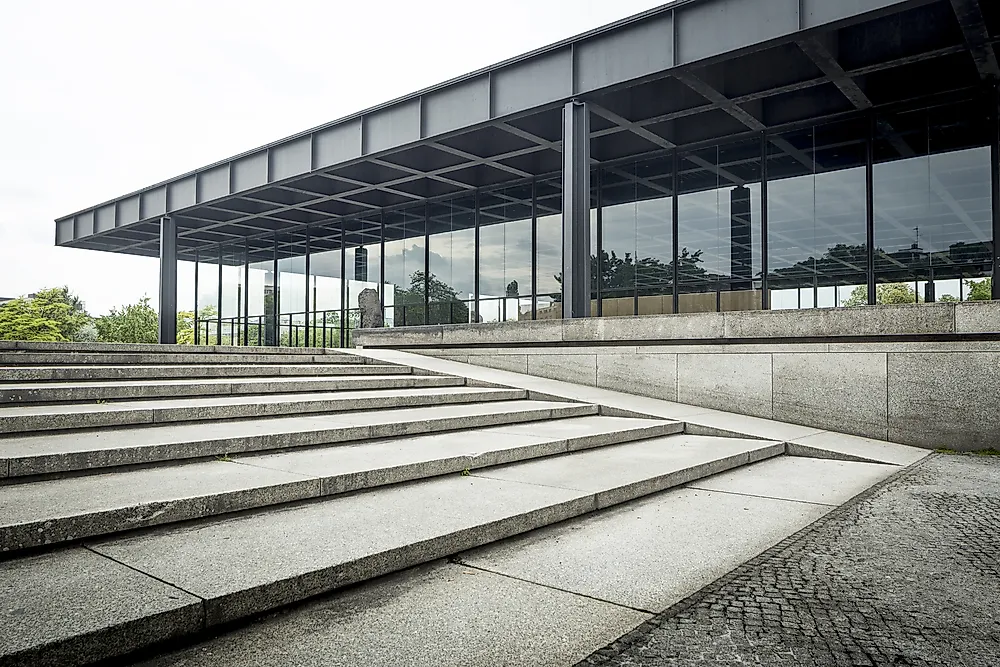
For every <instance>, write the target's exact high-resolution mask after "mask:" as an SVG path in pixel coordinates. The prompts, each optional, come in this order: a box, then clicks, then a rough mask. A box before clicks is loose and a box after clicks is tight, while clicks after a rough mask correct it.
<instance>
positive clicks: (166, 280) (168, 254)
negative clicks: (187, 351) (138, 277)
mask: <svg viewBox="0 0 1000 667" xmlns="http://www.w3.org/2000/svg"><path fill="white" fill-rule="evenodd" d="M159 315H160V316H159V327H158V328H159V336H158V339H159V341H160V342H161V343H166V344H170V345H173V344H176V343H177V222H176V221H175V220H174V219H173V218H170V217H166V216H165V217H162V218H160V313H159Z"/></svg>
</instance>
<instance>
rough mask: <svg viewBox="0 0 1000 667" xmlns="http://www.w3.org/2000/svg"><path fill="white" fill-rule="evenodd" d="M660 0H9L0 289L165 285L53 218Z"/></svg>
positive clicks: (89, 295) (100, 296) (152, 270)
mask: <svg viewBox="0 0 1000 667" xmlns="http://www.w3.org/2000/svg"><path fill="white" fill-rule="evenodd" d="M663 2H664V0H616V1H615V2H607V1H606V0H504V2H502V3H501V2H497V3H477V2H469V1H468V0H462V1H458V0H421V1H420V2H413V1H412V0H410V1H407V2H397V1H396V0H371V1H369V2H345V1H343V0H326V1H320V0H317V1H309V0H285V1H284V2H281V3H277V2H273V1H271V2H264V1H263V0H239V1H238V2H237V1H229V0H226V1H222V0H197V1H187V0H169V1H167V0H142V2H135V1H134V0H131V1H128V2H125V1H120V2H110V1H102V0H88V1H87V2H79V1H78V0H58V1H56V0H49V1H46V0H35V1H33V2H13V1H10V2H4V3H3V6H2V8H0V62H2V63H3V66H2V67H0V91H3V93H2V103H0V297H3V296H16V295H20V294H25V293H28V292H32V291H35V290H37V289H40V288H42V287H46V286H56V285H62V284H68V285H69V286H70V287H71V288H72V289H73V290H75V291H77V292H78V293H79V294H81V295H82V296H83V298H84V300H85V301H86V302H87V305H88V308H89V309H90V311H91V312H92V313H94V314H101V313H103V312H106V311H107V310H108V309H109V308H111V307H112V306H115V305H120V304H122V303H130V302H133V301H135V300H136V299H138V298H139V297H141V296H143V294H147V295H149V296H150V297H152V298H153V299H154V301H155V297H156V291H157V267H156V264H157V263H156V260H152V259H146V258H138V257H129V256H125V255H116V254H112V253H103V252H96V251H91V250H74V249H69V248H56V247H54V241H53V239H54V236H55V225H54V223H53V220H54V219H55V218H56V217H59V216H62V215H66V214H68V213H72V212H74V211H76V210H78V209H81V208H85V207H87V206H91V205H94V204H98V203H100V202H103V201H105V200H107V199H110V198H112V197H115V196H118V195H122V194H125V193H127V192H130V191H132V190H136V189H139V188H141V187H143V186H147V185H151V184H153V183H155V182H157V181H161V180H164V179H167V178H169V177H172V176H176V175H179V174H181V173H183V172H186V171H189V170H191V169H194V168H196V167H200V166H203V165H206V164H208V163H211V162H214V161H217V160H220V159H223V158H226V157H229V156H231V155H234V154H236V153H240V152H243V151H245V150H247V149H250V148H253V147H256V146H258V145H261V144H264V143H267V142H269V141H272V140H275V139H278V138H281V137H283V136H287V135H289V134H293V133H295V132H298V131H300V130H303V129H306V128H309V127H312V126H315V125H319V124H322V123H325V122H328V121H331V120H333V119H335V118H338V117H340V116H344V115H347V114H349V113H352V112H355V111H360V110H361V109H364V108H366V107H369V106H372V105H374V104H378V103H380V102H384V101H387V100H389V99H391V98H394V97H397V96H400V95H403V94H406V93H409V92H413V91H415V90H418V89H420V88H423V87H425V86H428V85H431V84H434V83H438V82H440V81H443V80H445V79H448V78H451V77H454V76H457V75H460V74H464V73H466V72H468V71H471V70H475V69H478V68H480V67H483V66H486V65H489V64H491V63H494V62H497V61H499V60H503V59H505V58H509V57H511V56H515V55H518V54H520V53H523V52H524V51H528V50H530V49H534V48H537V47H540V46H544V45H546V44H548V43H551V42H554V41H557V40H560V39H563V38H565V37H569V36H572V35H574V34H578V33H580V32H584V31H586V30H589V29H591V28H595V27H597V26H599V25H603V24H605V23H609V22H611V21H615V20H617V19H620V18H624V17H626V16H629V15H631V14H635V13H637V12H641V11H643V10H646V9H649V8H652V7H655V6H657V5H660V4H663ZM185 282H186V281H185ZM189 292H190V288H188V289H185V286H184V285H183V284H182V286H181V293H180V294H179V295H178V296H179V299H180V305H181V306H182V307H190V303H189V302H190V301H191V295H190V293H189Z"/></svg>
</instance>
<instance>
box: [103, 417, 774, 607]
mask: <svg viewBox="0 0 1000 667" xmlns="http://www.w3.org/2000/svg"><path fill="white" fill-rule="evenodd" d="M675 437H683V436H675ZM661 441H662V442H661ZM670 441H671V438H665V439H654V440H646V441H642V442H638V443H630V444H623V445H615V446H611V447H602V448H600V449H594V450H587V451H583V452H578V453H575V454H573V455H572V456H565V457H560V458H558V459H552V458H548V459H540V460H537V461H528V462H524V463H517V464H513V465H510V466H503V467H500V468H495V469H490V470H489V471H488V472H489V476H488V477H484V476H481V475H479V474H473V475H471V476H467V477H463V476H450V477H439V478H434V479H430V480H424V481H422V482H419V483H414V484H404V485H397V486H392V487H385V488H382V489H377V490H374V491H369V492H366V493H361V494H354V495H347V496H338V497H335V498H332V499H328V500H323V501H319V502H313V503H309V504H305V505H299V506H295V507H290V508H287V509H280V510H274V511H270V512H266V513H257V514H251V515H248V516H241V517H235V518H230V519H216V520H209V521H205V522H202V523H199V524H197V525H192V526H178V527H166V528H159V529H155V530H154V531H153V532H151V533H148V534H142V535H136V536H132V537H123V538H119V539H110V540H105V541H101V542H97V543H95V544H93V545H92V546H91V548H92V549H94V550H95V551H97V552H98V553H101V554H104V555H107V556H109V557H111V558H114V559H115V560H117V561H119V562H121V563H124V564H127V565H129V566H131V567H134V568H136V569H138V570H140V571H142V572H146V573H148V574H151V575H153V576H155V577H157V578H159V579H162V580H163V581H167V582H170V583H171V584H173V585H176V586H179V587H181V588H183V589H184V590H186V591H189V592H191V593H193V594H195V595H198V596H199V597H202V598H204V599H205V600H206V602H205V610H206V622H207V623H208V625H210V626H211V625H215V624H218V623H224V622H226V621H230V620H233V619H236V618H241V617H244V616H246V615H249V614H253V613H257V612H261V611H266V610H268V609H273V608H275V607H277V606H280V605H284V604H288V603H290V602H295V601H297V600H301V599H304V598H306V597H309V596H310V595H315V594H318V593H322V592H325V591H328V590H332V589H335V588H339V587H342V586H345V585H348V584H351V583H355V582H357V581H361V580H365V579H370V578H372V577H375V576H380V575H383V574H386V573H388V572H392V571H395V570H399V569H401V568H405V567H408V566H412V565H416V564H418V563H422V562H426V561H428V560H432V559H434V558H439V557H442V556H445V555H448V554H452V553H456V552H458V551H464V550H467V549H470V548H473V547H476V546H480V545H482V544H486V543H488V542H493V541H496V540H499V539H502V538H504V537H509V536H511V535H514V534H518V533H522V532H525V531H528V530H532V529H534V528H538V527H541V526H545V525H549V524H552V523H556V522H559V521H563V520H565V519H568V518H570V517H574V516H579V515H580V514H583V513H586V512H589V511H593V510H594V509H598V508H599V507H602V506H608V505H610V504H613V503H618V502H626V501H629V500H633V499H635V498H638V497H641V496H643V495H646V494H649V493H655V492H656V491H660V490H663V489H665V488H669V487H670V486H673V485H676V484H679V483H684V482H688V481H692V480H693V479H696V478H698V477H699V476H701V475H704V474H711V473H714V472H721V471H723V470H726V469H729V468H732V467H735V466H739V465H743V464H745V463H747V462H748V460H756V459H758V458H766V457H767V456H771V455H774V454H775V453H776V452H775V451H774V445H772V444H769V443H762V442H759V441H743V442H740V443H738V444H734V443H724V442H721V441H720V442H717V443H711V446H705V447H695V446H691V447H689V448H688V449H687V450H686V451H685V452H684V453H683V454H679V453H678V450H681V449H683V448H682V447H675V446H672V444H668V442H670ZM709 450H711V452H709ZM553 461H555V462H556V465H553ZM611 461H614V462H615V463H614V464H613V467H609V462H611ZM514 480H516V481H514ZM560 485H565V486H560ZM342 536H351V537H350V539H344V538H343V537H342ZM218 563H226V564H227V566H226V567H224V568H219V567H216V566H215V565H213V564H218Z"/></svg>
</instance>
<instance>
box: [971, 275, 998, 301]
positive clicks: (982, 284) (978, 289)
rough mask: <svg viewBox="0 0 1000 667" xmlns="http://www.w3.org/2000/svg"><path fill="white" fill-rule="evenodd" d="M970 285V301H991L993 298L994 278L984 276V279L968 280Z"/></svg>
mask: <svg viewBox="0 0 1000 667" xmlns="http://www.w3.org/2000/svg"><path fill="white" fill-rule="evenodd" d="M965 284H966V285H968V287H969V295H968V296H967V297H966V299H968V300H969V301H989V300H990V299H991V298H992V292H993V278H983V279H982V280H967V281H966V282H965Z"/></svg>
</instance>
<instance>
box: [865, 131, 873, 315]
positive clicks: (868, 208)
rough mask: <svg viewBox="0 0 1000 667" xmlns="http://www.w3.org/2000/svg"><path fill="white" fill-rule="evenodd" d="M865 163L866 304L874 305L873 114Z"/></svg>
mask: <svg viewBox="0 0 1000 667" xmlns="http://www.w3.org/2000/svg"><path fill="white" fill-rule="evenodd" d="M868 121H869V122H868V142H867V145H866V165H865V221H866V224H867V243H868V305H869V306H873V305H875V114H874V113H873V114H870V116H869V119H868Z"/></svg>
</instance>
